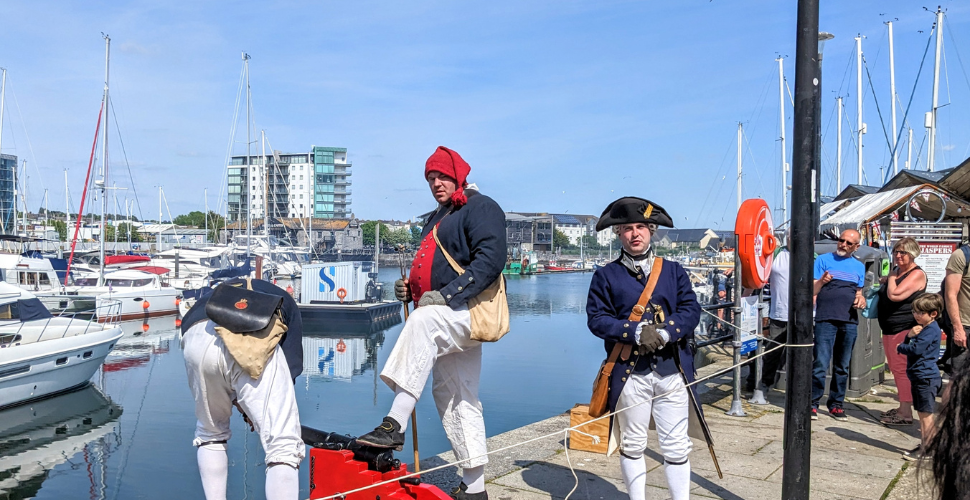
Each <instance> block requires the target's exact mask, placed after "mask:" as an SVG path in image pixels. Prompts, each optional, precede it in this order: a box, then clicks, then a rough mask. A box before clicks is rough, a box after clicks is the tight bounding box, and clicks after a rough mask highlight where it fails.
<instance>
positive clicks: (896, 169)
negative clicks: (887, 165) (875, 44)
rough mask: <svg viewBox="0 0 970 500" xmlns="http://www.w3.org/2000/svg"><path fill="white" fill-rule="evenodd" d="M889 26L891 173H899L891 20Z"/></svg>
mask: <svg viewBox="0 0 970 500" xmlns="http://www.w3.org/2000/svg"><path fill="white" fill-rule="evenodd" d="M886 25H888V26H889V94H890V96H889V104H890V108H892V121H893V157H892V160H891V161H892V164H893V175H894V176H895V175H896V174H898V173H899V164H898V162H899V150H897V149H896V138H897V137H898V136H899V133H898V132H897V131H896V130H897V129H896V58H895V56H894V52H893V22H892V21H889V22H887V23H886Z"/></svg>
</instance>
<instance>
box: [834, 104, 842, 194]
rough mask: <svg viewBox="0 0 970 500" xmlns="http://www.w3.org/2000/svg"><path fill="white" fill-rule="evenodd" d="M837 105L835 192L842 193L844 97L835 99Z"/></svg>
mask: <svg viewBox="0 0 970 500" xmlns="http://www.w3.org/2000/svg"><path fill="white" fill-rule="evenodd" d="M835 105H836V107H838V109H839V119H838V122H839V125H838V127H836V128H837V129H838V131H837V134H838V135H837V137H836V139H835V191H836V192H838V193H841V192H842V96H839V97H836V98H835Z"/></svg>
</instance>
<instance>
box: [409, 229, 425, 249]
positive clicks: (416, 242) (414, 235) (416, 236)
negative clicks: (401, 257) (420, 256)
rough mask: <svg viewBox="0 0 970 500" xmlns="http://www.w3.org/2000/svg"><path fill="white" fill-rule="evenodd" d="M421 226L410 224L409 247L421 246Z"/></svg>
mask: <svg viewBox="0 0 970 500" xmlns="http://www.w3.org/2000/svg"><path fill="white" fill-rule="evenodd" d="M422 229H423V228H422V227H421V226H417V225H414V226H411V247H413V248H417V247H419V246H421V230H422Z"/></svg>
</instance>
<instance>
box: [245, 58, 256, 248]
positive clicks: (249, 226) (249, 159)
mask: <svg viewBox="0 0 970 500" xmlns="http://www.w3.org/2000/svg"><path fill="white" fill-rule="evenodd" d="M242 58H243V64H245V65H246V163H247V164H248V165H249V168H247V169H246V172H247V174H246V177H249V178H250V179H252V177H253V174H254V173H255V171H254V170H253V156H252V152H251V148H252V144H253V139H252V127H251V125H252V118H251V117H250V112H251V111H252V108H253V105H252V97H253V96H252V94H250V91H249V59H250V57H249V54H247V53H245V52H243V55H242ZM250 182H252V181H251V180H247V182H246V184H247V185H248V184H249V183H250ZM246 203H247V206H246V259H247V260H248V259H249V255H250V252H251V248H250V246H251V245H252V239H253V195H252V190H249V193H248V196H246Z"/></svg>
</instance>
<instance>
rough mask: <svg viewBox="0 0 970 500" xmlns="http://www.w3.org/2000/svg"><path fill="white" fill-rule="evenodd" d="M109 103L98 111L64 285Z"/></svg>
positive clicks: (68, 272) (71, 260)
mask: <svg viewBox="0 0 970 500" xmlns="http://www.w3.org/2000/svg"><path fill="white" fill-rule="evenodd" d="M106 104H107V102H106V101H105V100H104V99H101V110H100V111H98V125H97V126H96V127H95V128H94V143H93V144H91V158H90V159H88V173H87V176H85V178H84V192H83V193H82V194H81V208H80V209H78V211H77V222H76V223H75V224H74V237H73V238H71V256H70V257H68V258H67V271H66V272H65V273H64V284H65V285H67V277H68V276H70V275H71V263H72V262H73V261H74V247H75V246H76V245H77V233H78V231H80V230H81V218H82V217H83V216H84V199H85V198H86V197H87V193H88V184H90V182H91V166H92V165H94V152H95V150H96V149H97V148H98V132H100V131H101V117H102V116H103V115H104V107H105V105H106Z"/></svg>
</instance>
